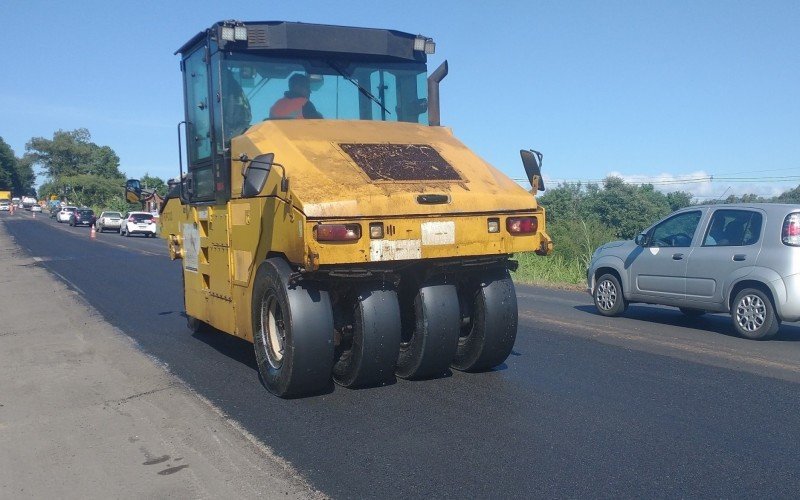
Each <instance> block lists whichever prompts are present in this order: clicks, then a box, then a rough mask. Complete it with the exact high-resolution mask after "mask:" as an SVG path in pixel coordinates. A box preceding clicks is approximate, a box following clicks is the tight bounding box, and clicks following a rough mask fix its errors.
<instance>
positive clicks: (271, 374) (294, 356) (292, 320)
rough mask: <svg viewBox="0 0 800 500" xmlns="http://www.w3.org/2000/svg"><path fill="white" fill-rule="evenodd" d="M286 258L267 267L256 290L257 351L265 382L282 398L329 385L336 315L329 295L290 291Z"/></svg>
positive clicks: (298, 288) (311, 289) (302, 286)
mask: <svg viewBox="0 0 800 500" xmlns="http://www.w3.org/2000/svg"><path fill="white" fill-rule="evenodd" d="M290 274H291V268H290V267H289V265H288V264H287V263H286V261H284V260H283V259H281V258H272V259H268V260H266V261H264V262H263V263H262V264H261V265H260V266H259V268H258V271H257V272H256V276H255V282H254V285H253V296H252V309H251V314H252V325H253V347H254V349H255V355H256V362H257V364H258V370H259V372H260V373H261V378H262V379H263V380H264V384H265V385H266V386H267V389H268V390H269V391H270V392H271V393H273V394H275V395H276V396H280V397H289V396H303V395H308V394H314V393H317V392H320V391H322V390H323V389H325V388H326V387H328V386H329V384H330V376H331V369H332V367H333V312H332V310H331V303H330V299H329V297H328V293H327V292H326V291H324V290H320V289H319V288H317V287H316V286H315V285H314V284H311V283H298V284H292V285H289V275H290Z"/></svg>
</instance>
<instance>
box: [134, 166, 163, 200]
mask: <svg viewBox="0 0 800 500" xmlns="http://www.w3.org/2000/svg"><path fill="white" fill-rule="evenodd" d="M139 182H141V184H142V187H143V188H146V189H153V190H155V192H156V193H158V194H159V196H162V197H163V196H166V195H167V183H166V182H164V179H162V178H160V177H155V176H152V175H150V174H149V173H147V172H145V174H144V175H143V176H142V178H141V179H139Z"/></svg>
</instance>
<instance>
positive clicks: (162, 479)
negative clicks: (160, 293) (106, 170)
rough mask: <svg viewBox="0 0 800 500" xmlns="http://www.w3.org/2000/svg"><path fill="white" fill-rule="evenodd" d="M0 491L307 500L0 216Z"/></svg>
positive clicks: (272, 459)
mask: <svg viewBox="0 0 800 500" xmlns="http://www.w3.org/2000/svg"><path fill="white" fill-rule="evenodd" d="M0 447H2V449H3V453H2V454H0V497H5V498H9V497H14V498H18V497H28V498H33V497H36V498H39V497H59V498H98V497H103V498H111V497H116V498H132V497H137V498H139V497H150V498H163V497H180V498H190V497H191V498H199V497H214V498H226V497H227V498H229V497H237V498H256V497H259V498H263V497H266V498H277V497H281V498H287V497H290V498H319V497H322V495H321V494H320V493H319V492H316V491H315V490H313V489H312V488H311V487H310V486H309V485H308V484H307V483H306V482H305V481H304V480H303V479H302V477H300V476H299V474H297V472H296V471H294V470H293V469H292V467H291V466H290V465H289V464H287V463H286V462H284V461H283V460H281V459H280V458H279V457H277V456H275V455H274V454H273V453H272V452H271V451H270V450H269V449H268V448H266V447H265V446H264V445H262V444H261V443H260V442H258V441H257V440H256V439H254V438H252V437H251V436H249V435H248V434H247V433H246V432H244V431H243V430H242V429H240V428H239V427H238V426H237V425H236V424H235V423H234V422H231V421H229V420H228V419H227V418H226V417H225V415H224V414H222V412H220V411H219V410H217V409H216V408H215V407H214V406H213V405H212V404H211V403H210V402H208V401H206V400H205V399H203V398H202V397H200V396H198V395H196V394H194V393H193V392H191V391H190V390H189V389H188V388H187V387H186V386H185V384H183V383H182V382H181V381H180V380H179V379H178V378H176V377H175V376H173V375H171V374H170V373H169V372H168V371H167V370H166V369H165V367H164V366H162V365H160V364H158V363H157V362H156V361H154V360H153V359H151V358H149V357H148V356H147V355H145V354H144V353H142V352H141V351H140V350H139V349H138V348H137V347H136V345H135V344H134V342H133V341H132V340H131V339H130V338H129V337H127V336H125V335H124V334H122V333H121V332H120V331H118V330H117V329H115V328H114V327H113V326H111V325H110V324H108V323H107V322H105V321H104V320H103V318H102V317H101V316H100V315H99V314H98V313H97V312H96V311H94V310H93V309H92V308H91V306H89V305H88V304H87V303H86V302H85V301H84V300H83V299H82V298H81V297H80V295H79V294H78V293H76V292H75V291H72V290H70V289H69V288H68V287H67V286H66V285H65V284H63V283H62V282H60V281H58V280H56V279H55V278H53V277H52V276H51V275H50V274H49V273H48V272H47V271H46V270H45V269H44V268H43V267H42V266H41V265H40V263H39V262H37V260H36V259H34V258H32V257H29V256H27V255H25V254H24V252H22V250H20V249H19V247H17V246H16V245H15V244H14V243H13V240H12V238H11V237H10V236H9V235H8V233H7V231H6V228H5V224H3V223H0Z"/></svg>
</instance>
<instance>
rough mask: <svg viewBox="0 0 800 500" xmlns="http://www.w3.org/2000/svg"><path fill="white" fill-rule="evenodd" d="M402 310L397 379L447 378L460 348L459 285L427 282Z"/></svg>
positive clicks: (440, 281)
mask: <svg viewBox="0 0 800 500" xmlns="http://www.w3.org/2000/svg"><path fill="white" fill-rule="evenodd" d="M402 307H403V310H404V314H403V340H402V342H401V344H400V353H399V356H398V358H397V369H396V373H397V376H398V377H401V378H406V379H423V378H431V377H436V376H439V375H443V374H444V373H446V372H447V370H448V366H449V365H450V362H451V361H452V360H453V356H455V354H456V346H457V345H458V333H459V325H460V322H461V315H460V313H459V308H458V291H457V289H456V286H455V285H452V284H449V283H444V281H443V280H437V281H435V282H430V283H425V284H423V285H422V286H420V287H419V290H418V291H417V293H416V294H414V295H413V296H412V297H409V298H408V300H407V301H406V302H405V303H404V304H403V305H402Z"/></svg>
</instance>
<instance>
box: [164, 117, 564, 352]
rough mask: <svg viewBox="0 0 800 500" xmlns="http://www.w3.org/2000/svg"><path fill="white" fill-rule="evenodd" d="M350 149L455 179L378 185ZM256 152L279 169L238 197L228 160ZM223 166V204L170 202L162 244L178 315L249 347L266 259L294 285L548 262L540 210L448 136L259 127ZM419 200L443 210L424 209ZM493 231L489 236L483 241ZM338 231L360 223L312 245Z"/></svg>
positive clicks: (429, 130) (443, 131) (432, 130)
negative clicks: (423, 152)
mask: <svg viewBox="0 0 800 500" xmlns="http://www.w3.org/2000/svg"><path fill="white" fill-rule="evenodd" d="M352 144H356V145H358V144H367V145H370V146H381V145H385V146H386V147H387V148H388V151H390V152H391V151H394V150H393V149H392V148H393V147H394V146H398V145H399V146H402V145H415V147H418V148H423V149H424V148H431V149H433V150H435V152H436V153H438V155H439V156H440V157H441V158H442V159H443V160H444V161H445V162H446V163H447V164H449V165H450V166H451V167H452V169H453V170H454V171H455V173H456V174H452V172H451V175H450V178H449V179H448V180H437V179H435V178H434V179H430V180H425V181H418V180H417V181H403V180H396V179H390V178H377V179H376V178H375V175H372V176H370V175H368V173H367V172H365V170H364V169H363V168H362V167H360V166H359V164H358V162H357V161H355V160H354V158H353V157H352V156H351V155H350V154H348V152H346V151H345V147H344V145H352ZM265 153H273V154H274V155H275V156H274V162H275V163H276V164H279V165H280V166H282V168H277V166H273V167H272V168H271V170H270V172H269V175H268V177H267V181H266V184H265V186H264V188H263V189H262V190H261V192H260V193H259V194H258V195H257V196H254V197H249V198H243V197H242V181H243V179H244V177H243V170H244V168H246V167H247V162H241V161H236V159H238V158H250V159H253V158H256V157H258V156H259V155H261V154H265ZM243 155H245V156H243ZM230 157H231V158H233V159H234V161H231V167H230V168H231V177H230V178H231V186H232V188H231V199H230V201H228V202H227V203H225V204H221V205H216V204H204V205H199V204H194V205H189V204H184V203H182V202H181V200H180V199H179V198H171V199H168V200H167V203H166V205H165V207H164V209H163V212H162V214H161V233H162V236H163V237H164V238H165V239H167V241H168V242H169V245H170V253H171V255H172V256H173V258H182V259H183V261H182V263H183V275H184V289H185V303H186V312H187V314H188V315H190V316H192V317H194V318H197V319H199V320H201V321H204V322H206V323H208V324H210V325H212V326H213V327H215V328H217V329H219V330H222V331H224V332H227V333H230V334H233V335H236V336H238V337H242V338H245V339H248V340H250V341H252V339H253V332H252V329H253V328H252V320H251V318H252V316H251V296H252V288H253V278H254V274H255V271H256V269H257V268H258V265H259V264H260V263H261V262H263V261H264V259H266V258H267V257H268V256H273V255H281V256H283V257H284V258H285V259H286V260H287V261H288V262H289V263H290V264H292V265H294V266H296V269H297V270H298V273H300V274H303V273H314V272H319V271H325V270H328V271H334V272H341V273H344V274H347V273H348V272H351V273H358V272H368V271H369V270H370V269H371V268H374V267H378V266H383V267H386V266H389V267H392V266H394V267H396V268H402V266H404V265H407V264H410V263H413V264H417V265H419V264H420V263H421V264H422V265H426V263H430V265H431V266H436V265H440V264H441V263H445V262H450V263H456V265H457V263H458V262H460V261H464V262H468V261H469V260H470V259H475V258H481V257H487V256H509V255H510V254H513V253H517V252H531V251H536V252H537V253H540V254H547V253H549V252H550V250H551V248H552V243H551V241H550V238H549V236H548V235H547V233H546V231H545V217H544V210H543V209H542V208H541V207H540V206H538V204H537V202H536V199H535V197H534V196H533V194H531V193H530V192H529V191H527V190H525V189H524V188H522V187H521V186H520V185H518V184H517V183H516V182H514V181H513V180H511V179H510V178H508V177H507V176H506V175H504V174H503V173H501V172H500V171H499V170H497V169H496V168H494V167H492V166H491V165H489V164H488V163H487V162H485V161H484V160H482V159H481V158H479V157H478V156H477V155H476V154H474V153H473V152H472V151H471V150H470V149H469V148H467V147H466V146H465V145H464V144H462V143H461V142H460V141H458V140H457V139H456V138H455V137H454V136H453V134H452V133H451V131H450V130H449V129H448V128H444V127H431V126H427V125H421V124H413V123H397V122H374V121H355V120H353V121H346V120H276V121H264V122H262V123H259V124H256V125H253V126H252V127H250V128H249V130H247V131H246V132H245V133H244V134H242V135H240V136H238V137H235V138H234V139H233V141H232V143H231V153H230ZM373 174H374V172H373ZM434 177H435V176H434ZM284 179H288V181H286V180H284ZM287 184H288V186H287ZM284 187H288V189H287V190H285V191H284V190H283V188H284ZM421 195H423V196H424V195H434V196H437V197H438V200H440V201H439V202H437V203H434V204H427V203H421V202H420V196H421ZM442 200H443V201H442ZM511 217H535V218H536V222H537V223H538V224H537V226H538V228H537V230H536V231H535V232H533V233H531V234H523V235H513V234H511V233H510V232H509V231H508V229H507V225H506V221H507V219H508V218H511ZM490 221H492V222H494V226H493V227H494V228H495V229H496V230H497V232H489V226H490ZM335 223H346V224H358V225H359V226H360V233H361V234H360V238H358V239H357V240H353V241H337V242H322V241H317V239H316V237H315V230H316V229H315V228H316V227H317V226H319V225H320V224H335ZM371 223H382V225H383V235H382V238H371V235H370V224H371Z"/></svg>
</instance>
